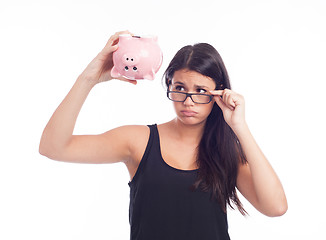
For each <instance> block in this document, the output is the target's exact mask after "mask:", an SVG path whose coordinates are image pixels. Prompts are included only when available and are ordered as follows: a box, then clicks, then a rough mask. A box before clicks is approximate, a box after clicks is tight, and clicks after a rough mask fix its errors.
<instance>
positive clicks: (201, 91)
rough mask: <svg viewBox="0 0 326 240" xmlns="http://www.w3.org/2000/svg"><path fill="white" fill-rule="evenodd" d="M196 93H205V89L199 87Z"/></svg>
mask: <svg viewBox="0 0 326 240" xmlns="http://www.w3.org/2000/svg"><path fill="white" fill-rule="evenodd" d="M197 92H198V93H207V91H206V90H205V89H202V88H199V89H197Z"/></svg>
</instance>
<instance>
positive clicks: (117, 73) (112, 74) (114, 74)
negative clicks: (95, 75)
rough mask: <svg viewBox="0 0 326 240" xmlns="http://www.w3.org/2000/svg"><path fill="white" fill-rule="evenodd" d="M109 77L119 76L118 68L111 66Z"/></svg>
mask: <svg viewBox="0 0 326 240" xmlns="http://www.w3.org/2000/svg"><path fill="white" fill-rule="evenodd" d="M111 77H112V78H118V77H121V74H120V73H119V72H118V69H117V68H116V67H115V66H113V68H112V69H111Z"/></svg>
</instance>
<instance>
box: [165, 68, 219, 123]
mask: <svg viewBox="0 0 326 240" xmlns="http://www.w3.org/2000/svg"><path fill="white" fill-rule="evenodd" d="M215 87H216V84H215V82H214V80H213V79H211V78H210V77H207V76H204V75H202V74H200V73H198V72H195V71H191V70H188V69H182V70H179V71H176V72H175V73H174V76H173V79H172V81H171V85H170V86H169V90H170V91H177V92H184V93H204V94H208V95H210V93H209V91H210V90H214V89H215ZM214 102H215V101H214V99H213V100H212V101H211V102H210V103H208V104H199V103H194V102H193V101H192V100H191V98H190V97H187V99H186V100H185V101H184V102H173V105H174V108H175V111H176V114H177V118H178V120H180V121H181V122H182V123H184V124H187V125H197V124H205V122H206V119H207V117H208V115H209V114H210V113H211V111H212V108H213V105H214Z"/></svg>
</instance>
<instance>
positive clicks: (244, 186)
mask: <svg viewBox="0 0 326 240" xmlns="http://www.w3.org/2000/svg"><path fill="white" fill-rule="evenodd" d="M211 93H212V94H213V95H215V101H216V103H217V104H218V105H219V107H220V108H221V109H222V111H223V116H224V119H225V121H226V122H227V123H228V125H229V126H230V127H231V128H232V130H233V131H234V133H235V134H236V135H237V137H238V139H239V141H240V143H241V146H242V149H243V151H244V153H245V155H246V158H247V161H248V164H246V165H243V164H240V167H239V172H238V178H237V188H238V189H239V191H240V192H241V193H242V195H243V196H244V197H245V198H246V199H247V200H248V201H249V202H250V203H251V204H252V205H253V206H254V207H255V208H256V209H257V210H259V211H260V212H261V213H263V214H265V215H267V216H271V217H273V216H281V215H283V214H284V213H285V212H286V211H287V200H286V196H285V193H284V190H283V187H282V184H281V182H280V180H279V178H278V177H277V175H276V173H275V171H274V170H273V168H272V166H271V165H270V163H269V162H268V160H267V159H266V157H265V156H264V154H263V152H262V151H261V150H260V148H259V146H258V145H257V143H256V141H255V139H254V138H253V136H252V135H251V133H250V131H249V128H248V126H247V124H246V122H245V117H244V115H245V114H244V98H243V97H242V96H241V95H239V94H237V93H235V92H233V91H231V90H229V89H225V90H218V91H212V92H211Z"/></svg>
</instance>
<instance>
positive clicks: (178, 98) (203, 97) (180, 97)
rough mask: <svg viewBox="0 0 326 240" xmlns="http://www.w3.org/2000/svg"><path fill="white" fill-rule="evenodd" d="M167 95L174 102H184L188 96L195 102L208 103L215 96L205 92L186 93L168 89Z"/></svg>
mask: <svg viewBox="0 0 326 240" xmlns="http://www.w3.org/2000/svg"><path fill="white" fill-rule="evenodd" d="M167 96H168V98H169V99H170V100H172V101H174V102H184V101H186V99H187V98H188V97H190V98H191V100H192V101H193V102H194V103H199V104H208V103H210V102H211V101H212V99H213V96H212V95H208V94H204V93H185V92H175V91H167Z"/></svg>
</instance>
